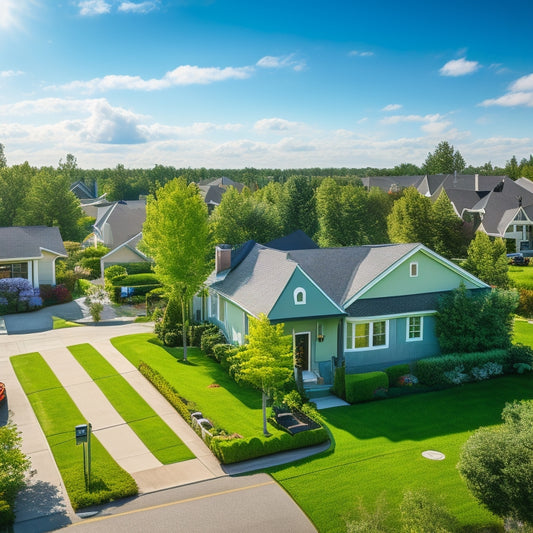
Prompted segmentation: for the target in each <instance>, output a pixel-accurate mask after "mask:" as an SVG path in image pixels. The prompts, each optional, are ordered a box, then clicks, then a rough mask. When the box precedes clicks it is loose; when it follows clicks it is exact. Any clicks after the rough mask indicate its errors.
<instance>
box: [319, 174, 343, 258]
mask: <svg viewBox="0 0 533 533" xmlns="http://www.w3.org/2000/svg"><path fill="white" fill-rule="evenodd" d="M340 189H341V186H340V185H339V184H338V183H337V182H335V180H334V179H332V178H326V179H325V180H323V181H322V183H321V184H320V187H318V189H317V191H316V209H317V215H318V227H319V229H318V234H317V237H318V244H319V245H320V246H322V247H328V246H342V242H343V239H344V226H343V221H342V217H341V216H340V213H341V212H342V198H341V190H340Z"/></svg>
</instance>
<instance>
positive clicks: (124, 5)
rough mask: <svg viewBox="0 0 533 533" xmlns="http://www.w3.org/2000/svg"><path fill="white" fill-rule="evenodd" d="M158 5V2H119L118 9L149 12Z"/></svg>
mask: <svg viewBox="0 0 533 533" xmlns="http://www.w3.org/2000/svg"><path fill="white" fill-rule="evenodd" d="M158 7H159V2H121V3H120V5H119V6H118V10H119V11H121V12H123V13H149V12H150V11H154V10H156V9H157V8H158Z"/></svg>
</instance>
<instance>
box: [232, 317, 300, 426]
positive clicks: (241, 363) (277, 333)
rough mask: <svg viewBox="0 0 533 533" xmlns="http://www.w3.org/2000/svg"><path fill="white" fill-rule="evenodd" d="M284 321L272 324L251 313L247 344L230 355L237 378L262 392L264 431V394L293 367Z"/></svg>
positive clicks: (278, 386) (276, 387)
mask: <svg viewBox="0 0 533 533" xmlns="http://www.w3.org/2000/svg"><path fill="white" fill-rule="evenodd" d="M283 328H284V325H283V324H276V325H271V324H270V321H269V320H268V317H267V316H266V315H264V314H261V315H259V318H254V317H250V319H249V334H248V335H247V337H246V338H247V340H248V344H245V345H244V347H243V348H242V349H241V350H239V352H238V353H237V354H236V355H234V356H233V357H231V358H229V361H230V363H231V368H230V371H231V372H232V373H233V375H234V376H235V378H236V380H237V381H244V382H246V383H249V384H251V385H252V386H254V387H256V388H257V389H259V390H260V391H261V393H262V408H263V434H264V435H269V433H268V429H267V416H266V403H267V398H268V397H269V396H270V395H271V394H272V393H273V392H274V391H279V390H280V389H281V387H282V386H283V385H284V384H285V383H287V381H289V380H290V379H291V377H292V375H293V370H292V338H291V336H290V335H285V334H284V332H283Z"/></svg>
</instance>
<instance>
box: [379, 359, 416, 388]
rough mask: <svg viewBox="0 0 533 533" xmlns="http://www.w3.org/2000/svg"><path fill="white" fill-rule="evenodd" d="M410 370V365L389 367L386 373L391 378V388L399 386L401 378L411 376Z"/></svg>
mask: <svg viewBox="0 0 533 533" xmlns="http://www.w3.org/2000/svg"><path fill="white" fill-rule="evenodd" d="M409 372H410V369H409V365H408V364H403V365H394V366H389V368H386V369H385V373H386V374H387V376H389V384H390V386H391V387H396V386H397V385H398V380H399V379H400V377H401V376H404V375H405V374H409Z"/></svg>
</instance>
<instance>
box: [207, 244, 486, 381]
mask: <svg viewBox="0 0 533 533" xmlns="http://www.w3.org/2000/svg"><path fill="white" fill-rule="evenodd" d="M289 242H290V240H289ZM311 242H312V241H311ZM276 246H277V248H283V249H277V248H274V247H272V245H271V246H263V245H260V244H256V243H253V242H252V243H247V245H246V246H244V247H243V248H242V249H240V250H236V251H235V250H232V249H231V248H230V247H227V246H219V247H217V250H216V268H215V272H213V274H212V275H211V277H210V279H209V280H208V288H209V296H208V297H207V299H206V301H205V302H204V311H205V314H206V315H207V319H208V320H209V321H211V322H214V323H216V324H218V325H219V326H220V327H221V328H222V330H223V331H224V332H225V334H226V336H227V338H228V340H229V342H231V343H234V344H242V343H244V342H245V341H246V334H247V333H248V317H249V316H254V317H257V316H258V315H259V314H260V313H264V314H266V315H267V316H268V318H269V319H270V321H271V322H272V323H279V322H283V323H284V324H285V330H286V332H287V333H290V334H292V336H293V344H294V351H295V354H297V355H298V357H299V358H300V361H302V364H303V368H304V370H309V371H312V372H314V373H315V374H316V375H317V376H319V377H321V378H323V380H324V381H325V383H328V382H331V377H332V370H333V368H334V366H335V364H339V363H340V362H341V361H343V360H344V361H345V364H346V371H347V372H348V373H354V372H365V371H371V370H377V369H383V368H386V367H388V366H391V365H394V364H399V363H408V362H411V361H415V360H417V359H420V358H422V357H429V356H433V355H436V354H438V353H439V345H438V342H437V338H436V335H435V319H434V315H435V313H436V309H437V303H438V300H439V297H440V296H441V295H442V294H443V293H446V292H449V291H451V290H453V289H456V288H457V287H459V285H460V284H461V283H463V284H464V285H465V287H466V288H467V289H468V290H471V291H479V290H483V291H484V290H488V289H489V286H488V285H486V284H485V283H484V282H482V281H481V280H479V279H477V278H476V277H474V276H472V275H471V274H469V273H468V272H466V271H465V270H463V269H461V268H459V267H458V266H457V265H455V264H454V263H452V262H450V261H448V260H447V259H445V258H443V257H441V256H440V255H438V254H436V253H435V252H433V251H432V250H430V249H428V248H427V247H425V246H423V245H422V244H387V245H377V246H357V247H346V248H317V247H316V245H314V243H313V247H312V248H308V249H293V250H291V249H286V246H283V240H282V241H277V244H276ZM304 248H305V247H304Z"/></svg>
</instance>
